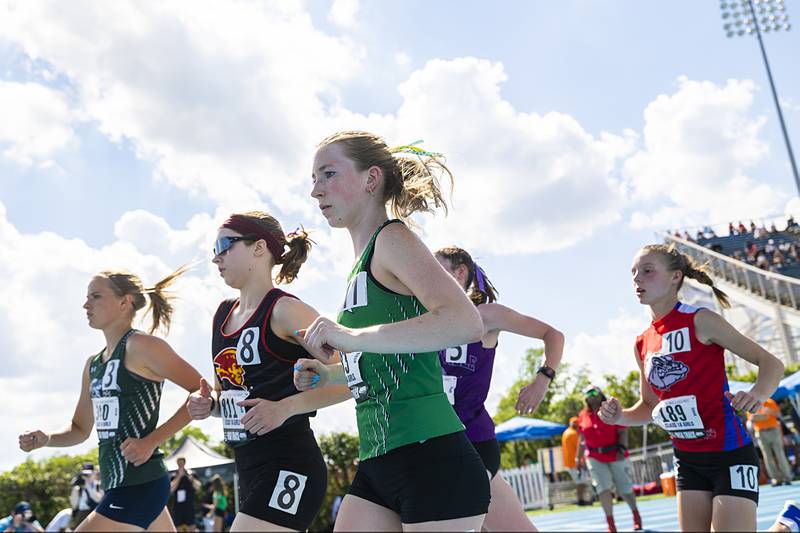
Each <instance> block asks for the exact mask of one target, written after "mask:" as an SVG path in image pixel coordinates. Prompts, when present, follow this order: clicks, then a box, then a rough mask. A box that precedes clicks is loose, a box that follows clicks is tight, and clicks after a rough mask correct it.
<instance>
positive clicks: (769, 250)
mask: <svg viewBox="0 0 800 533" xmlns="http://www.w3.org/2000/svg"><path fill="white" fill-rule="evenodd" d="M776 249H777V247H776V246H775V239H770V240H768V241H767V244H766V245H765V246H764V253H766V254H767V255H772V254H774V253H775V250H776Z"/></svg>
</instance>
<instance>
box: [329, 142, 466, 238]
mask: <svg viewBox="0 0 800 533" xmlns="http://www.w3.org/2000/svg"><path fill="white" fill-rule="evenodd" d="M334 143H341V144H342V146H343V148H344V152H345V154H346V155H347V157H348V158H349V159H350V160H352V161H353V162H354V163H355V165H356V168H357V169H358V170H359V171H363V170H366V169H368V168H370V167H373V166H376V167H378V168H380V169H381V172H382V174H383V183H384V184H383V192H382V195H383V201H384V203H387V204H389V208H390V210H391V212H392V214H393V215H394V216H395V217H396V218H399V219H401V220H403V221H404V222H407V223H408V222H410V220H409V217H410V216H411V215H413V214H414V213H417V212H433V211H435V210H436V209H438V208H440V207H441V208H443V209H444V212H445V214H447V211H448V208H447V202H446V201H445V199H444V195H443V194H442V190H441V187H440V185H439V177H440V176H442V175H446V176H447V177H448V178H449V180H450V185H451V187H452V185H453V174H452V172H450V169H448V168H447V166H446V165H445V164H444V160H443V157H442V154H438V153H433V152H427V151H425V150H423V149H422V148H419V147H418V146H416V144H418V143H419V141H417V142H416V143H412V144H408V145H404V146H398V147H394V148H389V147H388V146H387V145H386V141H384V140H383V138H382V137H380V136H378V135H375V134H372V133H368V132H365V131H342V132H339V133H335V134H333V135H331V136H329V137H327V138H326V139H324V140H323V141H322V142H320V143H319V145H318V146H317V148H318V149H319V148H322V147H324V146H328V145H330V144H334Z"/></svg>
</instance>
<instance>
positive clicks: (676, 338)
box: [659, 327, 692, 355]
mask: <svg viewBox="0 0 800 533" xmlns="http://www.w3.org/2000/svg"><path fill="white" fill-rule="evenodd" d="M691 350H692V341H691V336H690V335H689V328H688V327H686V328H681V329H676V330H673V331H668V332H666V333H664V334H663V335H661V350H660V351H659V353H660V354H661V355H670V354H673V353H681V352H690V351H691Z"/></svg>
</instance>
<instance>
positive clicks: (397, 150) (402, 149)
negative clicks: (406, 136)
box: [389, 139, 443, 157]
mask: <svg viewBox="0 0 800 533" xmlns="http://www.w3.org/2000/svg"><path fill="white" fill-rule="evenodd" d="M423 142H424V141H423V140H422V139H419V140H416V141H414V142H413V143H409V144H402V145H400V146H393V147H392V148H389V153H390V154H412V155H417V156H420V157H442V155H443V154H440V153H438V152H428V151H427V150H424V149H423V148H420V147H419V146H417V145H418V144H422V143H423Z"/></svg>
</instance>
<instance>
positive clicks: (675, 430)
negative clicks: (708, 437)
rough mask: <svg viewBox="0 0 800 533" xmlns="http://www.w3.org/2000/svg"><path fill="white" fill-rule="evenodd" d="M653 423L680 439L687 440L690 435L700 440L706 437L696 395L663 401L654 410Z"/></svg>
mask: <svg viewBox="0 0 800 533" xmlns="http://www.w3.org/2000/svg"><path fill="white" fill-rule="evenodd" d="M653 422H654V423H655V424H656V425H658V426H659V427H661V428H662V429H665V430H666V431H668V432H669V433H672V434H674V436H676V437H678V438H687V436H688V435H695V437H694V438H699V437H701V436H703V435H705V431H704V426H703V421H702V420H701V418H700V414H699V412H698V411H697V398H696V397H695V396H694V395H689V396H678V397H677V398H670V399H668V400H662V401H661V402H659V403H658V405H656V407H655V409H653Z"/></svg>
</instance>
